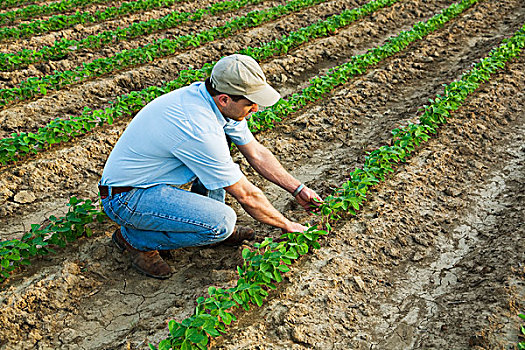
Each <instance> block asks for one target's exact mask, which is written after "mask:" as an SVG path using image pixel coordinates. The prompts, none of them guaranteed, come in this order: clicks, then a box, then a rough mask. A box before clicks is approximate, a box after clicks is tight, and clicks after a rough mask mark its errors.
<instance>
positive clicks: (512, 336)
mask: <svg viewBox="0 0 525 350" xmlns="http://www.w3.org/2000/svg"><path fill="white" fill-rule="evenodd" d="M362 3H364V1H351V0H346V1H332V2H327V3H325V4H321V5H318V6H315V7H312V8H309V9H307V10H304V11H301V12H300V13H298V14H296V15H292V16H288V17H287V18H284V19H282V20H278V21H275V22H272V23H269V24H267V25H264V26H261V27H258V28H255V29H252V30H247V31H245V32H243V33H241V34H239V35H238V36H235V37H233V38H231V39H226V40H222V41H219V42H214V43H212V44H210V45H205V46H203V47H202V48H198V49H195V50H191V51H187V52H183V53H181V54H179V55H174V56H172V57H169V58H166V59H164V60H159V61H156V62H155V63H154V64H152V65H148V66H143V67H134V68H133V69H131V70H128V71H124V72H119V73H116V74H115V75H114V76H111V77H104V78H101V79H96V80H93V81H90V82H87V83H84V84H81V85H78V86H73V87H71V88H69V89H66V90H64V91H59V92H56V93H54V94H52V95H49V96H47V97H44V98H42V99H38V100H35V101H31V102H27V103H24V104H19V105H16V106H12V107H10V108H6V109H4V110H2V111H0V120H1V125H2V132H3V133H4V135H8V133H10V132H12V131H17V130H34V129H36V128H37V127H38V126H42V125H44V124H45V123H47V122H48V121H49V120H51V119H53V118H54V117H56V116H57V115H59V114H62V113H71V114H74V113H79V111H81V110H82V109H83V107H84V106H90V107H91V108H99V107H100V106H104V105H105V103H107V100H110V99H113V98H114V97H115V96H118V95H120V94H122V93H126V92H129V91H132V90H135V89H140V88H143V87H145V86H148V85H151V84H159V83H160V81H162V80H168V79H169V76H173V75H174V73H175V72H176V71H178V70H179V69H182V68H186V67H187V65H188V64H190V63H191V64H193V65H194V66H196V67H197V66H200V65H201V64H203V63H205V62H209V61H213V60H216V59H218V58H219V57H221V56H222V55H226V54H229V53H233V52H235V51H236V50H238V49H239V48H242V47H244V46H246V45H253V43H255V42H264V41H268V40H271V39H273V38H276V37H280V36H282V35H283V34H286V33H288V32H290V31H292V30H296V29H297V28H300V27H302V26H305V25H308V24H309V23H313V22H314V21H316V20H317V19H319V18H325V17H326V16H328V15H330V14H333V13H337V12H339V11H341V10H342V9H344V8H352V7H355V6H358V5H360V4H362ZM451 3H452V1H445V0H442V1H423V0H404V1H400V2H399V3H397V4H396V5H394V6H392V7H388V8H385V9H383V10H380V11H378V12H376V13H375V14H373V15H371V16H369V17H366V18H364V19H363V20H360V21H358V22H357V23H354V24H353V25H350V26H349V27H347V28H345V29H343V30H340V31H338V33H337V34H336V35H334V36H332V37H330V38H326V39H321V40H316V41H314V42H312V43H309V44H307V45H304V46H302V47H301V48H299V49H297V50H295V51H294V52H292V53H290V54H289V55H287V56H283V57H278V58H275V59H272V60H269V61H266V62H262V63H261V66H262V67H263V70H264V71H265V73H266V74H267V76H268V78H269V81H270V82H271V83H272V85H274V86H275V87H276V88H277V89H278V90H279V91H281V92H282V94H283V95H288V94H291V93H294V92H296V91H298V90H299V89H301V88H302V87H304V86H306V84H307V81H308V79H309V78H311V77H313V76H315V75H317V74H320V73H323V72H325V71H326V70H327V69H329V68H331V67H334V66H336V65H338V64H341V63H343V62H346V61H347V60H348V59H349V57H350V56H352V55H355V54H358V53H362V52H365V51H366V50H367V49H369V48H371V47H375V46H377V45H380V44H381V43H383V42H384V41H385V40H386V39H387V38H388V37H390V36H392V35H396V34H397V33H399V32H400V31H401V30H404V29H408V28H410V27H411V26H412V25H413V24H414V23H416V22H417V21H421V20H425V19H427V18H429V17H431V16H432V15H434V14H435V13H437V12H438V11H439V10H440V9H442V8H444V7H446V6H448V5H450V4H451ZM192 4H193V6H198V4H197V3H192ZM316 16H317V17H316ZM523 23H525V3H523V1H521V0H509V1H481V2H480V3H479V4H477V5H475V6H474V7H473V8H471V9H470V10H468V11H466V12H465V13H464V14H462V15H461V16H459V17H458V18H456V19H455V20H453V21H451V22H450V23H448V24H446V26H445V27H444V28H443V29H441V30H439V31H437V32H436V33H434V34H431V35H429V36H428V37H426V38H424V39H422V40H421V41H419V42H417V43H414V44H412V45H411V46H410V47H409V48H407V49H406V50H404V51H403V52H401V53H399V54H397V55H395V56H394V57H392V58H390V59H388V60H385V61H383V62H381V63H380V64H379V65H378V66H376V67H374V68H373V69H371V70H369V72H368V73H366V74H364V75H362V76H359V77H356V78H354V79H352V80H350V81H349V82H348V83H347V84H346V85H344V86H343V87H341V88H339V89H337V90H335V91H333V93H332V94H330V95H329V96H327V98H325V99H324V100H323V101H321V102H319V103H317V104H312V105H309V106H307V107H306V108H305V109H304V110H303V111H301V112H299V113H296V114H295V115H293V116H291V117H290V118H288V119H286V120H284V121H282V122H281V123H279V125H278V126H277V127H276V128H274V129H273V130H270V131H266V132H263V133H259V134H257V135H256V137H257V139H258V140H259V141H260V142H262V143H263V144H264V145H266V146H267V147H268V148H269V149H270V150H271V151H272V152H273V153H274V154H275V155H276V156H277V158H278V159H279V160H280V161H281V162H282V164H283V165H284V166H285V168H287V169H289V170H290V172H291V173H292V174H294V176H296V177H297V178H298V179H300V180H301V181H303V182H305V183H306V184H307V185H308V186H310V187H311V188H314V189H315V190H316V191H318V193H319V194H322V195H323V196H325V195H328V194H330V193H331V192H332V190H333V188H335V187H337V186H338V185H340V184H341V183H342V182H343V181H344V180H345V174H347V173H348V172H350V171H352V170H353V169H354V167H356V166H359V165H360V164H362V162H363V159H364V156H365V154H366V152H367V151H368V150H372V149H375V148H377V147H379V146H381V145H383V144H386V143H388V142H389V139H390V137H391V136H390V130H392V129H394V128H396V127H399V126H400V125H405V124H407V123H408V122H414V121H416V120H417V117H418V111H419V109H420V108H421V107H422V106H423V105H425V104H427V103H428V99H429V98H433V97H434V96H435V95H436V94H440V93H442V91H443V86H442V85H443V84H446V83H450V82H451V81H453V80H454V79H457V78H458V77H459V76H460V75H461V73H462V72H464V71H466V70H468V69H469V67H470V66H471V64H472V63H473V62H476V61H478V60H479V59H480V58H482V57H484V56H486V55H487V53H488V52H489V51H490V49H491V48H493V47H494V46H497V45H499V44H500V43H501V41H502V40H503V39H504V38H507V37H509V36H510V35H512V33H514V32H515V31H516V30H518V29H519V28H520V27H521V26H522V25H523ZM117 51H118V50H117ZM524 66H525V55H523V54H522V55H521V57H519V58H518V59H516V60H514V61H513V62H511V63H509V64H508V65H507V67H506V68H505V69H504V70H503V71H501V72H500V73H498V74H496V75H495V76H494V77H493V79H492V80H491V81H490V82H489V83H487V84H485V85H483V86H482V87H481V88H480V89H478V91H476V92H475V93H474V94H473V95H472V96H471V97H469V99H468V101H467V102H466V103H465V105H464V106H463V107H462V108H461V109H460V110H459V111H457V112H456V113H454V114H453V117H452V118H451V119H450V121H449V123H448V124H446V125H445V126H443V127H442V128H441V129H440V131H439V132H438V134H437V135H435V137H434V138H433V139H431V140H430V141H429V142H427V143H425V144H424V145H422V146H421V147H419V148H418V150H417V151H416V152H415V154H414V155H413V156H412V157H411V158H410V160H409V161H408V162H407V163H405V164H403V165H401V166H399V167H398V168H397V169H396V171H395V173H394V174H392V176H391V177H389V178H388V179H387V181H386V182H384V183H382V184H381V185H378V186H376V187H375V188H374V190H373V192H372V193H371V195H370V196H369V200H368V202H367V204H366V205H365V207H364V209H363V210H361V211H360V212H359V213H358V215H357V216H355V217H350V216H348V217H344V218H343V219H342V220H340V221H339V222H338V224H337V226H336V228H335V230H334V232H333V233H332V234H331V235H329V236H327V237H326V238H325V239H323V240H322V244H321V245H322V247H321V249H319V250H317V251H315V252H314V253H312V254H309V255H307V256H304V257H302V258H301V259H300V260H299V262H298V263H296V264H294V265H293V266H292V271H291V272H289V273H288V274H287V275H286V279H285V281H284V282H282V283H281V284H279V287H278V290H277V291H273V292H272V293H271V294H270V297H269V298H268V300H266V301H265V303H264V305H263V306H262V307H260V308H257V307H254V308H252V309H251V310H250V311H248V312H239V313H238V317H239V320H238V321H237V322H234V323H233V324H232V326H231V328H230V329H229V332H228V334H227V335H226V336H223V337H221V338H219V339H216V340H214V342H213V343H212V345H211V348H214V349H323V350H324V349H468V348H475V349H513V348H515V347H516V344H517V342H518V341H519V340H518V339H519V338H518V334H519V325H520V321H519V319H518V317H517V314H518V313H519V312H523V311H524V308H525V265H524V262H525V244H524V242H525V229H524V227H525V225H524V218H525V208H524V203H525V201H524V195H525V192H524V181H523V178H524V164H525V142H524V141H525V140H524V138H525V111H524V109H523V106H524V105H525V93H524V91H523V87H524V86H525V70H524V69H523V67H524ZM20 74H26V73H24V72H21V73H20ZM13 79H14V78H13ZM128 122H129V119H126V120H120V121H118V122H116V123H115V124H114V125H111V126H105V127H101V128H99V129H96V130H95V131H94V132H92V133H90V134H88V135H86V136H85V137H81V138H78V139H76V140H74V141H72V142H70V143H68V144H65V145H62V146H59V147H53V148H52V149H51V150H49V151H46V152H44V153H42V154H39V155H37V156H34V157H30V158H28V159H26V160H24V161H21V162H18V163H17V164H15V165H9V166H5V167H3V168H1V169H0V203H1V207H0V220H1V221H0V238H1V239H2V240H4V239H11V238H16V237H20V236H21V235H22V233H23V232H25V231H27V229H28V228H29V225H30V224H31V223H41V222H43V221H44V220H45V218H47V217H49V215H56V216H59V215H63V214H64V213H65V212H66V211H67V207H66V205H65V204H66V202H67V200H68V199H69V198H70V197H71V196H73V195H74V196H77V197H81V198H96V196H97V190H96V183H97V182H98V180H99V178H100V175H101V173H102V169H103V165H104V162H105V160H106V158H107V156H108V155H109V152H110V151H111V149H112V147H113V145H114V144H115V142H116V141H117V139H118V137H119V135H120V134H121V133H122V131H123V130H124V129H125V127H126V125H127V123H128ZM4 137H5V136H4ZM234 159H235V160H236V161H237V162H238V163H239V164H241V167H242V169H243V171H244V173H245V174H246V175H247V176H248V178H249V179H250V180H251V181H252V182H254V183H255V184H256V185H257V186H259V187H260V188H262V189H263V191H264V192H265V193H266V194H267V195H268V197H269V199H270V201H271V202H272V203H273V204H274V205H275V206H276V208H278V209H279V210H280V211H282V212H283V213H285V214H286V215H287V216H288V217H290V218H293V219H295V220H299V221H301V222H307V221H312V222H313V221H315V218H314V219H312V218H311V217H308V216H307V215H306V214H305V213H304V212H303V211H302V210H301V209H300V208H299V207H298V205H297V204H296V203H295V202H294V201H293V198H291V196H289V195H288V194H287V193H285V192H284V191H283V190H281V189H279V188H278V187H276V186H274V185H272V184H269V183H268V182H267V181H265V180H263V179H262V178H260V177H259V176H258V175H257V174H255V173H254V171H253V170H252V169H251V168H250V167H249V166H248V164H247V163H246V162H245V161H244V160H243V159H242V158H241V157H240V156H239V155H238V154H235V155H234ZM228 201H229V203H230V204H231V205H232V206H233V207H234V208H235V210H236V212H237V213H238V216H239V221H240V223H241V224H246V225H251V226H252V227H254V228H255V230H256V232H257V234H258V238H257V239H258V240H259V241H260V240H262V239H263V238H264V237H265V236H271V237H277V236H278V235H279V231H278V230H276V229H273V228H271V227H268V226H264V225H261V224H258V223H256V222H255V221H254V220H253V219H251V218H250V217H249V216H248V215H247V214H245V213H244V212H243V211H242V209H241V208H240V206H238V205H237V204H236V203H234V202H233V201H232V200H231V199H230V198H228ZM93 229H94V232H95V234H94V235H93V236H92V237H90V238H83V239H80V240H79V241H78V242H76V243H74V244H71V245H69V246H67V247H66V248H64V249H62V250H59V252H58V254H55V255H50V256H46V257H43V258H39V259H35V260H34V261H33V264H32V265H31V267H29V268H26V269H24V270H21V271H19V272H17V273H16V274H15V275H13V277H12V278H11V279H9V280H8V281H7V282H6V283H4V284H3V285H2V289H1V290H0V305H1V306H2V308H1V311H0V322H1V324H2V328H1V330H0V349H144V348H146V347H147V344H148V343H154V344H155V343H157V342H158V341H159V340H161V339H163V338H165V337H166V336H167V334H168V331H167V326H166V324H167V321H168V320H170V319H176V320H181V319H183V318H185V317H187V316H189V315H190V314H191V313H192V312H193V309H194V305H195V299H196V298H197V297H198V296H201V295H205V293H206V290H207V288H208V287H209V286H211V285H215V286H220V287H228V286H231V285H234V284H235V281H236V278H237V273H236V268H235V267H236V265H238V264H240V263H241V257H240V250H241V249H242V247H239V248H230V247H221V246H219V247H213V248H189V249H181V250H176V251H169V252H164V253H163V254H164V256H165V258H166V260H167V261H168V263H169V264H170V265H171V266H173V267H174V269H175V271H176V272H175V274H174V275H173V276H172V277H171V278H170V279H168V280H165V281H158V280H154V279H149V278H147V277H145V276H143V275H140V274H139V273H137V272H135V270H133V269H132V268H131V267H130V265H129V260H128V257H127V256H126V255H122V254H121V253H120V252H119V251H118V250H117V249H116V248H115V247H114V246H113V245H112V244H111V240H110V236H111V234H112V232H113V230H114V229H115V226H114V224H112V223H111V222H109V221H108V222H105V223H102V224H99V225H97V226H94V227H93Z"/></svg>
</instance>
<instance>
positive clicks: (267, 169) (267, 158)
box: [237, 140, 322, 210]
mask: <svg viewBox="0 0 525 350" xmlns="http://www.w3.org/2000/svg"><path fill="white" fill-rule="evenodd" d="M237 147H238V148H239V150H240V151H241V153H242V154H243V155H244V157H246V160H248V163H250V165H251V166H252V167H253V168H254V169H255V170H256V171H257V172H258V173H259V174H261V175H262V176H263V177H264V178H265V179H267V180H269V181H271V182H273V183H274V184H276V185H278V186H280V187H281V188H283V189H285V190H286V191H288V192H290V193H293V192H294V191H295V190H296V189H297V187H298V186H299V185H300V184H301V182H300V181H299V180H297V179H296V178H294V177H293V176H292V175H290V173H288V172H287V171H286V170H285V169H284V167H283V166H282V165H281V163H280V162H279V161H278V160H277V158H275V156H274V155H273V153H272V152H270V150H268V149H267V148H266V147H264V146H263V145H261V144H260V143H259V142H258V141H257V140H253V141H251V142H249V143H247V144H246V145H241V146H239V145H238V146H237ZM296 199H297V201H298V202H299V204H301V206H302V207H303V208H304V209H306V210H311V209H312V205H318V203H319V202H322V199H321V197H319V196H318V195H317V193H315V191H313V190H311V189H310V188H308V187H304V189H303V190H302V191H301V192H299V194H298V195H297V196H296Z"/></svg>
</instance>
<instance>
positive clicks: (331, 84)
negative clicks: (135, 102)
mask: <svg viewBox="0 0 525 350" xmlns="http://www.w3.org/2000/svg"><path fill="white" fill-rule="evenodd" d="M476 2H477V0H463V1H462V2H460V3H458V4H453V5H451V6H450V7H448V8H447V9H445V10H443V11H442V12H441V13H439V14H437V15H435V16H433V17H432V18H430V19H429V20H428V21H427V22H424V23H421V22H420V23H417V24H416V25H415V26H414V28H413V29H412V30H409V31H403V32H401V33H400V34H399V35H398V36H397V37H394V38H391V39H390V40H389V41H388V42H387V43H386V44H385V45H383V46H380V47H378V48H375V49H371V50H369V51H368V52H367V53H366V54H363V55H357V56H353V57H352V59H351V60H350V62H348V63H346V64H343V65H341V66H339V67H336V68H334V69H332V70H331V71H330V72H329V73H328V74H327V75H325V76H320V77H315V78H313V79H311V80H310V84H309V86H308V87H306V88H305V89H303V91H302V92H301V93H297V94H294V95H292V98H291V99H290V100H289V101H285V100H280V101H279V102H278V103H277V104H276V105H274V106H272V107H270V108H268V109H266V110H264V111H261V112H257V113H255V114H254V115H253V116H252V118H250V128H251V130H252V131H254V132H256V131H258V130H261V129H263V128H269V127H272V126H273V124H274V122H275V121H279V120H281V118H283V117H284V116H286V115H288V114H289V113H291V112H293V111H295V110H298V109H300V108H302V107H303V106H304V105H305V104H307V103H308V101H314V100H316V99H320V98H322V97H323V96H324V95H326V94H327V93H329V92H330V91H331V90H333V89H334V88H335V87H336V86H338V85H341V84H344V83H345V82H346V81H347V80H348V79H349V78H351V77H353V76H355V75H356V74H359V73H361V72H363V71H364V70H365V69H366V67H368V66H370V65H372V64H375V63H377V62H379V60H380V59H381V57H388V56H391V55H393V54H394V53H395V52H397V51H399V50H401V49H402V48H404V47H406V46H408V45H409V44H410V43H411V42H413V41H415V40H417V39H420V38H422V37H424V36H425V35H427V34H429V33H430V32H432V31H435V30H437V29H438V28H440V27H442V26H443V25H444V24H445V23H446V22H447V21H448V20H450V19H451V18H454V17H455V16H457V15H459V14H460V13H461V12H462V11H464V10H465V9H467V8H468V7H470V6H472V5H473V4H474V3H476ZM396 50H397V51H396ZM211 68H212V65H211V64H207V65H206V67H205V68H203V69H206V70H207V72H208V74H209V73H210V72H211ZM192 73H198V75H199V76H200V78H201V79H202V78H204V77H205V76H206V75H205V72H204V71H200V72H197V71H194V72H192ZM181 78H186V79H188V78H190V79H194V78H195V76H193V75H191V76H185V75H184V74H181ZM153 88H155V87H153ZM159 89H160V88H155V89H151V88H150V95H149V96H147V98H146V100H147V101H151V100H152V99H154V98H155V97H156V95H157V94H159V95H160V94H163V93H166V92H167V91H171V90H173V89H174V88H173V87H171V89H170V86H169V85H168V88H167V89H160V90H159ZM147 101H144V100H142V99H141V100H140V102H141V103H142V104H143V105H145V104H146V103H147ZM120 112H123V111H122V110H121V111H120ZM95 115H96V114H95ZM76 202H77V200H75V203H76ZM93 215H94V214H93V212H90V213H89V214H88V215H87V216H84V217H83V219H84V220H87V221H86V222H90V221H89V217H93ZM91 221H92V219H91ZM39 229H40V228H39V227H37V226H35V227H34V230H35V231H36V230H39ZM30 237H31V236H29V238H28V239H26V240H23V243H24V244H28V240H31V239H30ZM13 242H15V241H13ZM6 244H7V243H6ZM13 244H14V243H13ZM27 249H29V248H27ZM27 249H26V250H27ZM8 252H9V249H7V248H6V249H5V250H4V253H5V254H3V256H6V255H7V256H9V255H8ZM0 256H2V251H0ZM18 256H20V255H18ZM15 257H17V256H16V255H15ZM2 259H4V260H9V261H8V262H2V264H4V265H7V266H9V268H11V267H13V266H17V264H19V262H21V261H24V260H20V259H18V260H14V259H9V258H6V257H2Z"/></svg>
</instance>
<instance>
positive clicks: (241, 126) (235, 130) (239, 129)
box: [223, 119, 254, 145]
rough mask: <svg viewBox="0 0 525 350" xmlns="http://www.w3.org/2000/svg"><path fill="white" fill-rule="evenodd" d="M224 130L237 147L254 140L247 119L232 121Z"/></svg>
mask: <svg viewBox="0 0 525 350" xmlns="http://www.w3.org/2000/svg"><path fill="white" fill-rule="evenodd" d="M223 129H224V132H225V133H226V135H228V136H229V137H230V139H231V140H232V141H233V143H235V144H236V145H245V144H247V143H248V142H250V141H252V140H253V139H254V137H253V134H252V132H251V131H250V129H249V128H248V122H247V121H246V119H243V120H242V121H235V120H232V119H230V120H229V121H228V122H227V123H226V125H225V126H224V127H223Z"/></svg>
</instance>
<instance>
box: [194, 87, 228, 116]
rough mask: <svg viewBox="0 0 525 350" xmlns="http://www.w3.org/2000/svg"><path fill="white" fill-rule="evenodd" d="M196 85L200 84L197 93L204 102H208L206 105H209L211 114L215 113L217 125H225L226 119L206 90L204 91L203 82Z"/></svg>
mask: <svg viewBox="0 0 525 350" xmlns="http://www.w3.org/2000/svg"><path fill="white" fill-rule="evenodd" d="M197 84H200V85H199V92H200V93H201V95H202V96H203V97H204V99H205V100H206V101H208V103H209V104H210V106H211V108H212V110H213V112H214V113H215V116H216V117H217V120H218V121H219V123H221V124H222V125H224V124H227V123H228V121H229V119H226V118H225V117H224V116H223V115H222V113H221V111H219V108H218V107H217V104H216V103H215V101H214V100H213V97H211V95H210V93H209V92H208V90H206V84H205V83H204V82H199V83H197Z"/></svg>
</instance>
